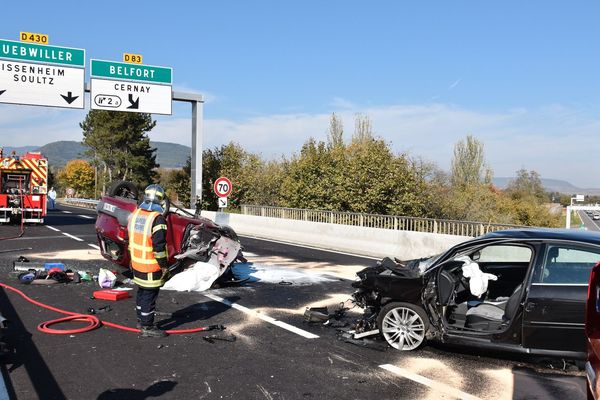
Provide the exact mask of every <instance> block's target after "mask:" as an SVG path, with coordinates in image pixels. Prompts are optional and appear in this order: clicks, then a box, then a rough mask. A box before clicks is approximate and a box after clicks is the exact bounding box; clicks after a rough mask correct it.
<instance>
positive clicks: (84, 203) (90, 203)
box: [60, 197, 98, 208]
mask: <svg viewBox="0 0 600 400" xmlns="http://www.w3.org/2000/svg"><path fill="white" fill-rule="evenodd" d="M60 202H61V203H66V204H69V205H72V206H76V207H83V208H96V205H97V204H98V200H92V199H78V198H74V197H65V198H63V199H60Z"/></svg>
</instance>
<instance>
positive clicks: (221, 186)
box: [213, 176, 231, 197]
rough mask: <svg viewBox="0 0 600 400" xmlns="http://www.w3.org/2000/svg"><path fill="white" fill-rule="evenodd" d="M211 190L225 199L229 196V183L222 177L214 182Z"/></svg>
mask: <svg viewBox="0 0 600 400" xmlns="http://www.w3.org/2000/svg"><path fill="white" fill-rule="evenodd" d="M213 188H214V190H215V194H216V195H217V196H219V197H227V196H229V193H231V181H230V180H229V179H227V178H225V177H224V176H222V177H220V178H219V179H217V180H216V181H215V184H214V187H213Z"/></svg>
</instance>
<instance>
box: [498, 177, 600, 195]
mask: <svg viewBox="0 0 600 400" xmlns="http://www.w3.org/2000/svg"><path fill="white" fill-rule="evenodd" d="M512 179H514V178H507V177H498V178H494V179H493V180H492V183H493V184H494V185H495V186H496V187H498V188H500V189H505V188H506V187H507V186H508V183H509V182H510V181H511V180H512ZM542 186H544V188H545V189H546V190H547V191H549V192H558V193H564V194H586V195H598V194H600V189H593V188H591V189H583V188H580V187H577V186H575V185H573V184H572V183H570V182H567V181H563V180H559V179H548V178H542Z"/></svg>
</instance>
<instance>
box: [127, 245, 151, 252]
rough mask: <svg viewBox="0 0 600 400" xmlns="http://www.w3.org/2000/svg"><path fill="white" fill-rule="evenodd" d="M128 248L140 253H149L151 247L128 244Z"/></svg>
mask: <svg viewBox="0 0 600 400" xmlns="http://www.w3.org/2000/svg"><path fill="white" fill-rule="evenodd" d="M129 248H130V249H136V250H140V251H150V250H152V246H144V245H141V244H137V243H129Z"/></svg>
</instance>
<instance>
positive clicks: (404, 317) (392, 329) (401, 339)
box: [377, 302, 429, 351]
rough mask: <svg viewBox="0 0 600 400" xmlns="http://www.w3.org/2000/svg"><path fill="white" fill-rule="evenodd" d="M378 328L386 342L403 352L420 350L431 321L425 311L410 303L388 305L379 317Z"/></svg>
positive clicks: (380, 312)
mask: <svg viewBox="0 0 600 400" xmlns="http://www.w3.org/2000/svg"><path fill="white" fill-rule="evenodd" d="M377 326H378V327H379V331H380V333H381V336H383V338H384V339H385V341H386V342H387V343H388V344H389V345H390V346H392V347H393V348H395V349H396V350H401V351H410V350H415V349H417V348H419V347H420V346H421V345H422V344H423V343H424V342H425V334H426V333H427V330H428V329H429V320H428V319H427V314H426V313H425V310H423V309H422V308H421V307H419V306H417V305H414V304H410V303H398V302H393V303H388V304H386V305H385V306H384V307H383V308H382V309H381V311H379V315H378V316H377Z"/></svg>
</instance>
